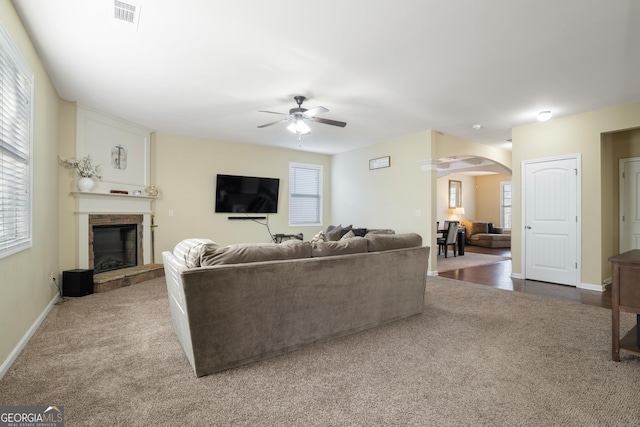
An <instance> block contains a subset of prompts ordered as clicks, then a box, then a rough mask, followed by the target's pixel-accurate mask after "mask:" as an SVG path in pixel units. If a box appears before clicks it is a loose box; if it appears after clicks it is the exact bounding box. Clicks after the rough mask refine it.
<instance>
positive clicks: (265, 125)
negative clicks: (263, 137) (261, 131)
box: [258, 117, 291, 128]
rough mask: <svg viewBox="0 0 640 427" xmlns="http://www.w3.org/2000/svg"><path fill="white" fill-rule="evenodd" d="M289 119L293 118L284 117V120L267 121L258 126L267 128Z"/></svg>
mask: <svg viewBox="0 0 640 427" xmlns="http://www.w3.org/2000/svg"><path fill="white" fill-rule="evenodd" d="M289 120H291V117H288V118H286V119H282V120H276V121H275V122H271V123H266V124H264V125H260V126H258V127H259V128H266V127H267V126H272V125H276V124H278V123H282V122H288V121H289Z"/></svg>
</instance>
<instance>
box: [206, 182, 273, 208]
mask: <svg viewBox="0 0 640 427" xmlns="http://www.w3.org/2000/svg"><path fill="white" fill-rule="evenodd" d="M279 188H280V180H279V179H278V178H259V177H255V176H238V175H218V176H217V178H216V212H220V213H277V212H278V190H279Z"/></svg>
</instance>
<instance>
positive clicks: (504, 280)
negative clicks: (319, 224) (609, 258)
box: [438, 246, 611, 309]
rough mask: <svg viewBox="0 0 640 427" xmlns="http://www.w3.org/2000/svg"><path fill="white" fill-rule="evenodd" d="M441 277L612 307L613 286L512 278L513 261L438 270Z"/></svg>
mask: <svg viewBox="0 0 640 427" xmlns="http://www.w3.org/2000/svg"><path fill="white" fill-rule="evenodd" d="M465 252H479V253H485V254H491V255H498V256H508V257H510V256H511V250H510V249H508V248H507V249H491V248H483V247H480V246H465ZM438 275H439V276H441V277H448V278H450V279H458V280H464V281H466V282H472V283H478V284H481V285H487V286H491V287H494V288H499V289H505V290H509V291H514V292H526V293H529V294H535V295H541V296H546V297H551V298H557V299H562V300H567V301H573V302H578V303H582V304H587V305H593V306H596V307H604V308H608V309H611V287H607V289H606V291H605V292H597V291H587V290H583V289H578V288H574V287H573V286H565V285H558V284H554V283H546V282H536V281H534V280H524V279H513V278H512V277H511V260H508V261H500V262H497V263H494V264H490V265H482V266H479V267H469V268H462V269H459V270H451V271H445V272H442V273H438Z"/></svg>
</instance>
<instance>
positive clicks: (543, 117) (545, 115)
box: [538, 110, 553, 122]
mask: <svg viewBox="0 0 640 427" xmlns="http://www.w3.org/2000/svg"><path fill="white" fill-rule="evenodd" d="M552 115H553V114H551V111H549V110H546V111H540V112H539V113H538V121H540V122H546V121H547V120H549V119H550V118H551V116H552Z"/></svg>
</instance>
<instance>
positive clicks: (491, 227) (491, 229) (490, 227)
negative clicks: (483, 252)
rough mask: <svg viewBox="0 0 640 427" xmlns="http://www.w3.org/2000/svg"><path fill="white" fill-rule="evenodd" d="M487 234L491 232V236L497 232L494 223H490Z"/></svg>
mask: <svg viewBox="0 0 640 427" xmlns="http://www.w3.org/2000/svg"><path fill="white" fill-rule="evenodd" d="M487 232H489V233H490V234H493V233H495V232H496V231H495V227H494V226H493V223H492V222H490V223H489V224H488V225H487Z"/></svg>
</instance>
